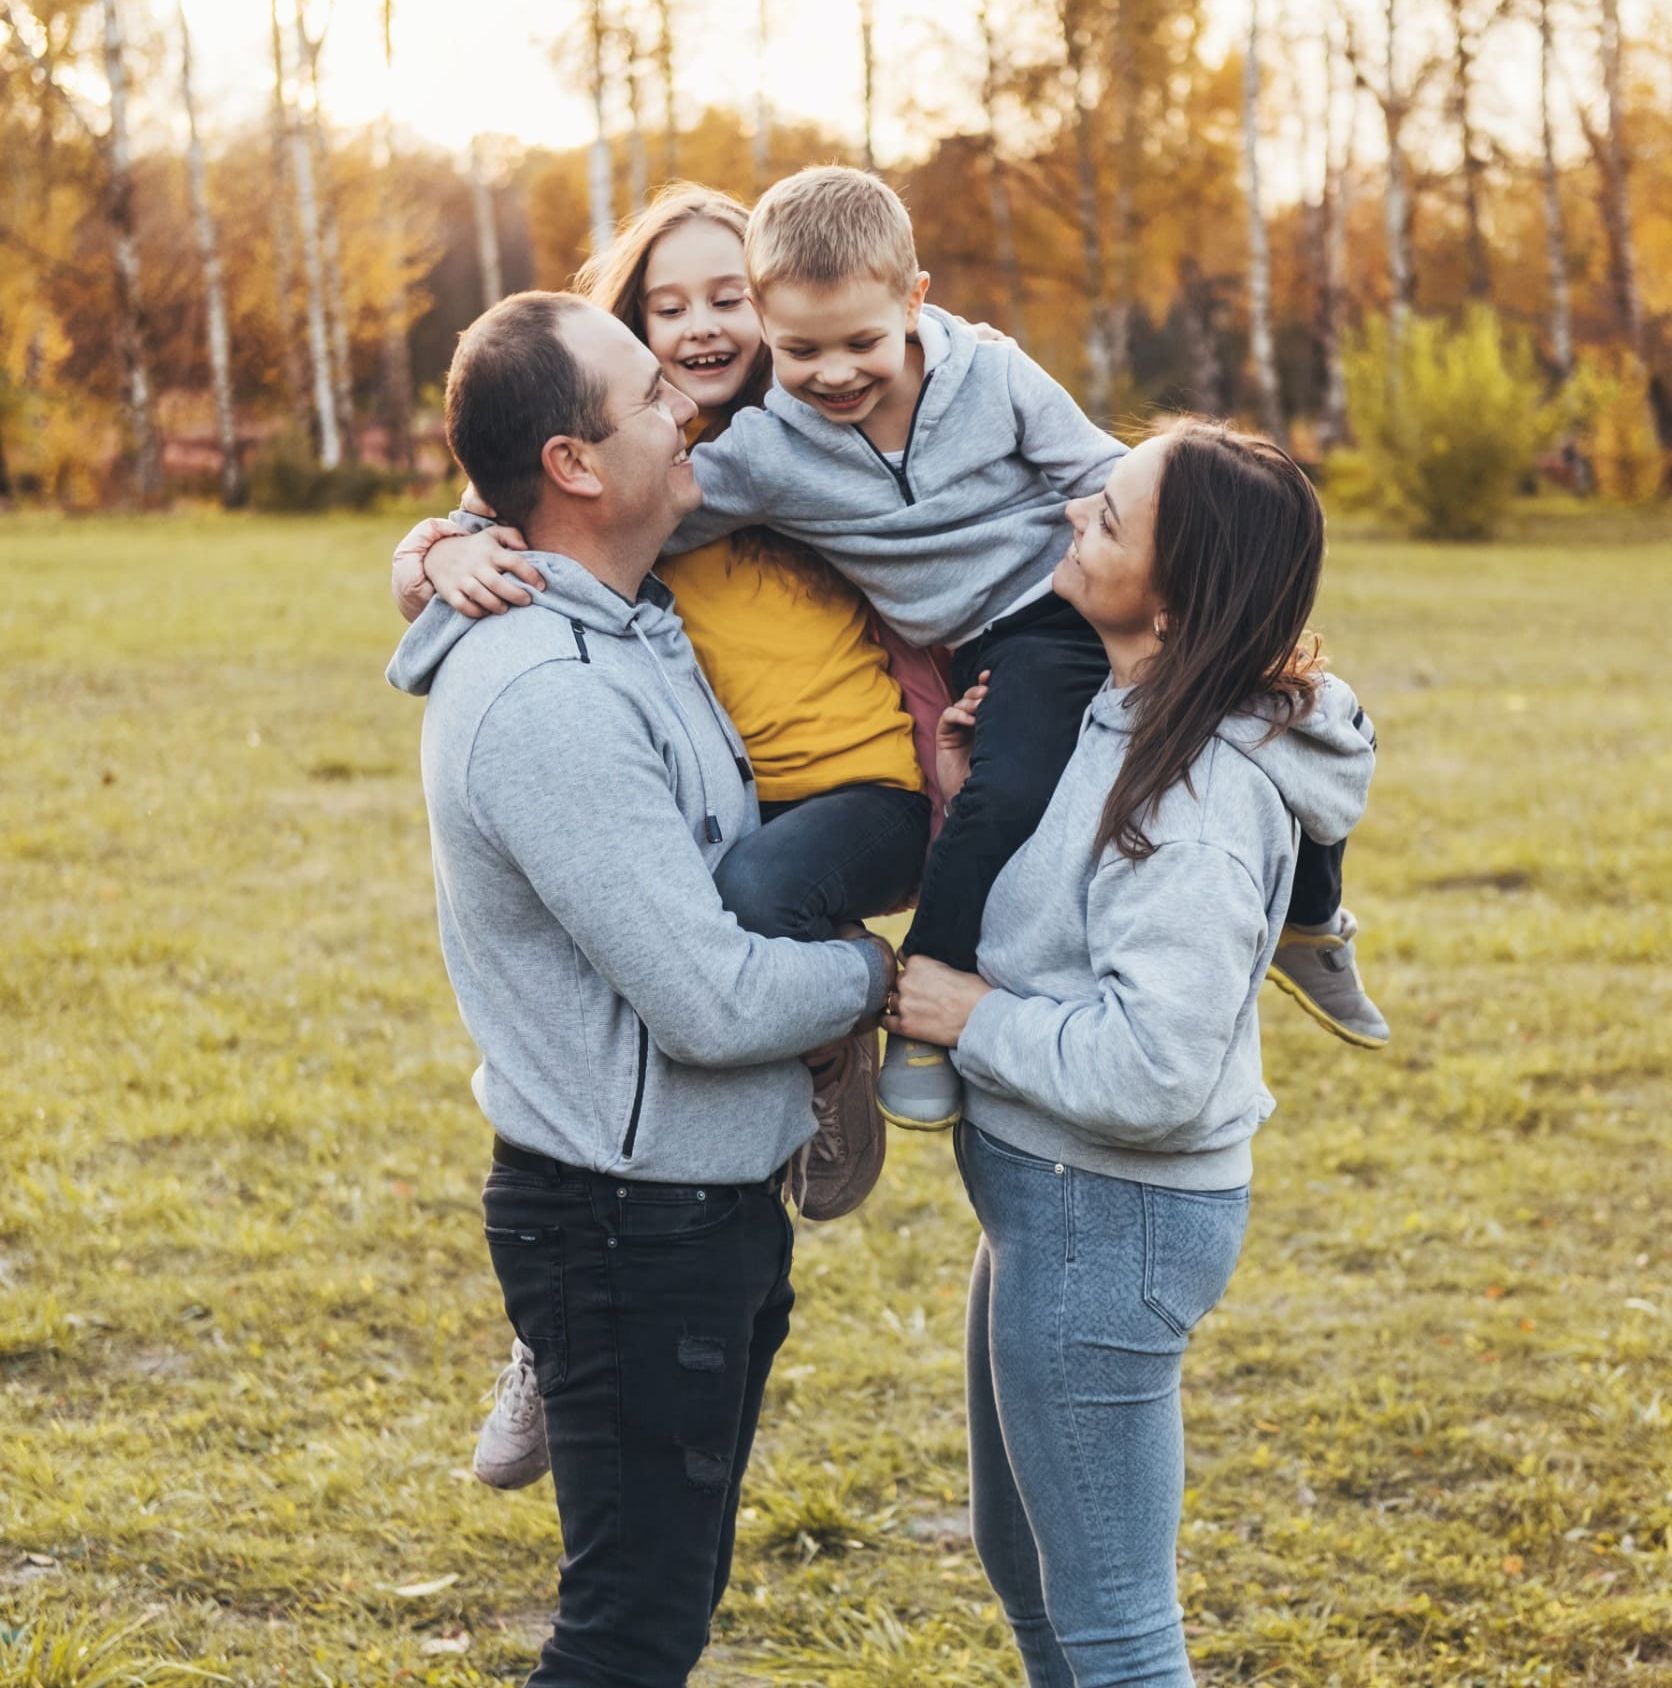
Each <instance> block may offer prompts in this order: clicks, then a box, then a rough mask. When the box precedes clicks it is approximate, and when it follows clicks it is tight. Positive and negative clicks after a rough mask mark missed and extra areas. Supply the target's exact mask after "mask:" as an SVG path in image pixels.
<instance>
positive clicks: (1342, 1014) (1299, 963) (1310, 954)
mask: <svg viewBox="0 0 1672 1688" xmlns="http://www.w3.org/2000/svg"><path fill="white" fill-rule="evenodd" d="M1357 936H1358V922H1357V921H1356V920H1355V919H1353V917H1352V915H1350V914H1349V913H1348V912H1347V910H1346V909H1339V910H1337V912H1336V916H1335V919H1334V921H1333V922H1331V924H1330V925H1328V926H1325V927H1315V926H1294V925H1289V926H1285V927H1284V928H1283V936H1282V937H1281V938H1280V939H1279V940H1278V945H1277V953H1276V954H1275V955H1274V956H1273V957H1272V958H1271V969H1270V978H1271V982H1272V983H1273V984H1274V985H1276V986H1277V988H1278V989H1279V990H1281V991H1282V992H1284V993H1285V995H1287V996H1291V997H1293V998H1294V1000H1295V1001H1296V1002H1298V1003H1299V1004H1300V1005H1301V1007H1302V1008H1304V1009H1305V1010H1306V1012H1307V1013H1308V1014H1310V1015H1311V1016H1312V1018H1313V1019H1314V1020H1316V1021H1317V1022H1318V1024H1319V1025H1320V1026H1322V1027H1323V1028H1324V1029H1325V1030H1326V1031H1331V1032H1334V1033H1335V1035H1336V1036H1337V1037H1338V1038H1340V1039H1341V1041H1342V1042H1343V1043H1350V1044H1352V1045H1353V1046H1354V1048H1356V1049H1381V1048H1383V1047H1384V1046H1385V1045H1386V1043H1387V1041H1388V1035H1389V1034H1388V1023H1387V1021H1386V1020H1385V1019H1384V1018H1383V1017H1382V1011H1381V1009H1379V1008H1378V1007H1377V1006H1376V1004H1375V1003H1373V1002H1372V1001H1371V1000H1370V998H1369V997H1368V996H1367V995H1366V994H1365V989H1364V981H1363V980H1362V979H1361V978H1360V977H1359V970H1358V958H1357V956H1356V955H1355V954H1354V951H1353V939H1354V938H1355V937H1357Z"/></svg>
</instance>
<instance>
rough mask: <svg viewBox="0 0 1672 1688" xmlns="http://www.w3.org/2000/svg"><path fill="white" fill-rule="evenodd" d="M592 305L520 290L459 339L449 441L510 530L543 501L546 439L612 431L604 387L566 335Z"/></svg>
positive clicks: (451, 374) (597, 436) (450, 385)
mask: <svg viewBox="0 0 1672 1688" xmlns="http://www.w3.org/2000/svg"><path fill="white" fill-rule="evenodd" d="M590 308H591V307H589V306H588V305H587V303H586V301H585V300H584V299H582V298H581V297H580V296H579V295H578V294H575V293H513V294H512V295H511V297H510V298H509V299H501V300H500V301H499V303H498V304H497V305H495V306H494V307H493V308H492V309H491V310H488V311H484V312H483V314H482V315H481V316H479V317H478V318H477V319H476V320H475V321H474V322H473V323H472V324H471V325H470V327H469V328H467V329H466V330H465V331H464V333H463V334H461V335H460V336H459V344H458V349H457V350H456V351H455V352H454V353H453V362H452V365H451V367H450V368H449V369H448V371H447V444H448V446H449V447H450V448H451V450H452V453H453V455H454V456H455V457H456V458H457V459H458V460H459V465H460V467H461V468H463V470H464V472H465V473H466V474H467V475H469V476H470V478H471V480H472V481H473V482H474V483H475V486H476V490H477V491H478V492H479V493H481V495H482V497H483V498H484V499H486V501H487V502H488V503H489V504H490V505H491V506H492V507H493V510H494V512H495V513H496V514H497V515H498V516H499V517H500V518H501V519H502V520H504V521H506V522H509V523H510V524H512V525H513V526H517V527H520V526H521V525H522V524H523V523H524V522H526V521H527V520H528V518H529V516H530V515H532V514H533V512H534V509H535V506H536V505H537V504H538V502H539V497H540V482H541V479H542V477H543V475H544V473H545V471H544V470H543V469H542V468H541V465H540V453H541V452H542V451H543V450H544V449H545V445H546V441H547V440H549V439H551V438H552V437H553V436H554V435H557V434H569V435H572V436H573V437H574V438H576V439H581V440H601V439H604V438H605V437H606V436H607V435H608V434H609V433H610V432H611V426H610V421H609V417H608V415H607V414H606V410H605V391H604V385H603V383H602V382H601V381H600V380H599V379H598V377H597V376H596V375H595V374H594V373H593V372H592V371H591V370H589V369H587V368H586V367H585V366H584V365H583V364H581V363H580V362H579V361H577V359H576V357H575V355H574V353H573V352H571V351H570V350H569V348H568V346H566V345H565V344H564V343H563V338H562V323H563V319H564V318H565V317H566V316H568V315H570V313H572V312H573V311H575V310H577V309H590Z"/></svg>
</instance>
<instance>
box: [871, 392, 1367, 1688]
mask: <svg viewBox="0 0 1672 1688" xmlns="http://www.w3.org/2000/svg"><path fill="white" fill-rule="evenodd" d="M1068 520H1069V525H1070V527H1071V528H1072V530H1073V535H1072V542H1071V543H1070V544H1069V545H1068V547H1067V553H1066V555H1065V556H1064V557H1063V559H1062V561H1061V562H1060V563H1058V564H1057V567H1056V572H1055V574H1054V575H1053V577H1052V579H1053V584H1054V586H1055V588H1056V590H1057V592H1058V593H1059V594H1060V595H1061V596H1062V597H1064V598H1065V599H1067V600H1068V602H1069V603H1071V604H1073V605H1074V606H1075V608H1076V609H1078V610H1079V611H1080V613H1081V614H1082V615H1083V616H1084V617H1085V618H1086V620H1087V621H1089V622H1090V623H1091V625H1092V626H1093V627H1094V628H1095V629H1096V630H1097V632H1098V634H1099V636H1100V637H1101V640H1102V643H1103V647H1104V650H1105V652H1106V654H1107V656H1108V659H1109V665H1110V670H1111V675H1110V680H1109V682H1108V684H1107V685H1106V687H1105V688H1104V690H1102V691H1101V692H1099V693H1098V694H1097V696H1096V697H1095V698H1094V699H1093V700H1092V704H1091V707H1090V709H1089V710H1088V711H1087V715H1086V719H1085V722H1084V725H1083V727H1082V731H1081V737H1080V741H1079V745H1078V747H1077V748H1076V750H1075V752H1074V755H1073V757H1072V759H1071V760H1070V762H1069V764H1068V767H1067V769H1066V770H1065V771H1064V773H1063V776H1062V780H1061V783H1060V784H1059V785H1058V786H1057V789H1056V795H1055V796H1054V797H1053V798H1052V800H1051V803H1050V806H1049V808H1048V809H1047V810H1046V812H1045V816H1044V819H1043V820H1042V821H1041V822H1040V825H1039V830H1038V831H1037V832H1036V833H1035V834H1034V836H1033V838H1032V839H1031V840H1030V841H1029V842H1028V843H1027V844H1025V845H1024V846H1023V847H1022V848H1021V850H1019V851H1018V852H1017V853H1016V855H1015V856H1013V857H1012V858H1011V860H1010V862H1009V864H1008V866H1007V867H1006V868H1005V869H1004V871H1003V873H1002V874H1001V875H1000V876H999V879H998V882H997V883H996V884H995V885H994V887H993V890H992V893H991V895H990V896H989V898H988V901H987V907H986V913H985V917H984V919H983V922H982V928H981V941H980V947H979V949H978V951H977V962H978V966H979V969H980V971H979V974H975V973H963V972H958V971H954V970H953V969H952V968H950V967H947V966H944V965H942V964H941V963H939V962H937V961H932V960H930V959H928V958H927V957H924V956H914V957H913V958H912V959H911V960H910V961H909V962H908V963H907V965H906V968H905V971H904V972H903V973H902V975H901V977H900V981H899V984H898V986H897V990H896V1001H895V1002H894V1003H893V1004H892V1005H891V1008H892V1012H891V1013H889V1014H887V1015H885V1017H884V1021H883V1023H884V1025H885V1026H886V1027H887V1028H888V1030H889V1031H890V1032H891V1033H892V1032H899V1033H901V1034H902V1035H904V1036H906V1037H915V1038H927V1039H930V1040H932V1041H934V1042H936V1043H940V1044H944V1045H945V1046H947V1047H949V1048H951V1049H952V1051H953V1056H952V1058H953V1062H954V1064H955V1065H956V1067H957V1068H958V1070H959V1072H960V1073H961V1074H962V1075H963V1078H964V1080H965V1082H966V1083H967V1085H968V1086H969V1095H968V1101H967V1106H966V1108H965V1113H964V1122H963V1124H962V1125H960V1126H959V1127H958V1137H957V1149H958V1162H959V1166H960V1168H961V1170H962V1172H963V1175H964V1182H965V1185H966V1186H967V1188H968V1191H969V1195H970V1200H971V1202H972V1203H973V1205H974V1207H975V1212H976V1217H977V1218H978V1219H979V1220H980V1222H981V1231H982V1237H981V1242H980V1244H979V1246H978V1248H977V1251H976V1259H975V1269H974V1273H973V1276H972V1278H971V1283H970V1307H969V1329H968V1369H969V1425H970V1471H971V1502H972V1515H973V1521H974V1531H975V1543H976V1548H977V1550H978V1551H979V1553H980V1555H981V1561H982V1564H983V1565H984V1566H985V1567H986V1570H987V1574H988V1576H989V1577H990V1578H991V1579H992V1582H993V1586H994V1588H995V1589H996V1590H997V1592H998V1595H999V1598H1000V1600H1001V1601H1002V1603H1003V1605H1004V1609H1005V1614H1006V1616H1007V1617H1008V1619H1009V1620H1010V1624H1011V1626H1012V1628H1013V1629H1014V1631H1015V1634H1016V1640H1017V1645H1018V1646H1019V1647H1020V1649H1021V1653H1022V1657H1023V1660H1024V1661H1025V1663H1026V1666H1027V1674H1028V1681H1029V1683H1030V1684H1031V1685H1032V1688H1074V1685H1075V1684H1082V1685H1085V1684H1091V1683H1115V1682H1119V1683H1125V1684H1130V1685H1132V1688H1138V1685H1139V1684H1146V1685H1148V1688H1188V1685H1189V1684H1190V1682H1191V1681H1192V1677H1191V1674H1190V1666H1189V1663H1188V1661H1187V1659H1186V1656H1185V1645H1184V1632H1183V1628H1182V1625H1181V1622H1180V1612H1179V1605H1178V1598H1177V1589H1176V1578H1175V1571H1174V1546H1175V1538H1176V1536H1177V1532H1178V1523H1179V1508H1180V1503H1181V1499H1182V1496H1183V1488H1184V1448H1183V1430H1182V1420H1181V1415H1180V1408H1179V1375H1180V1362H1181V1359H1182V1356H1183V1353H1184V1349H1185V1346H1186V1343H1187V1341H1188V1339H1189V1333H1190V1331H1191V1329H1192V1328H1193V1327H1194V1326H1195V1325H1196V1323H1197V1322H1198V1321H1199V1320H1200V1319H1201V1318H1202V1317H1203V1316H1204V1315H1205V1314H1206V1313H1207V1312H1208V1310H1209V1309H1210V1308H1212V1307H1213V1305H1214V1304H1215V1303H1216V1302H1217V1301H1218V1300H1219V1298H1220V1296H1221V1295H1222V1294H1223V1293H1224V1290H1225V1286H1226V1283H1227V1282H1228V1280H1229V1278H1230V1276H1231V1272H1232V1269H1233V1268H1234V1266H1235V1265H1236V1260H1237V1255H1238V1253H1239V1251H1240V1249H1241V1245H1242V1237H1243V1229H1244V1226H1245V1225H1246V1223H1247V1217H1248V1183H1249V1177H1250V1170H1251V1164H1252V1163H1251V1157H1250V1152H1249V1141H1250V1139H1251V1138H1252V1137H1253V1135H1254V1133H1255V1132H1256V1131H1257V1130H1258V1128H1259V1126H1260V1123H1261V1121H1263V1120H1264V1119H1265V1118H1266V1116H1267V1115H1268V1114H1269V1113H1270V1112H1271V1109H1272V1100H1271V1097H1270V1095H1269V1094H1268V1092H1267V1091H1266V1088H1265V1085H1264V1083H1263V1082H1262V1079H1261V1071H1260V1028H1259V1020H1258V1016H1257V1013H1256V1008H1255V1001H1256V998H1257V997H1258V995H1259V989H1260V982H1261V980H1262V979H1263V978H1264V977H1265V972H1266V967H1267V964H1268V963H1269V962H1270V960H1271V957H1272V953H1273V951H1274V949H1275V948H1276V946H1277V942H1278V938H1279V935H1280V934H1281V932H1282V930H1283V923H1284V916H1285V911H1286V909H1287V907H1288V902H1289V893H1290V886H1291V883H1292V881H1293V878H1294V871H1295V852H1296V840H1297V837H1298V833H1297V827H1296V823H1297V821H1298V823H1299V826H1300V827H1303V828H1304V829H1305V831H1306V833H1307V835H1308V836H1310V837H1312V838H1314V839H1316V840H1318V841H1319V842H1322V843H1329V842H1332V841H1333V840H1336V839H1339V838H1342V837H1344V836H1345V835H1346V833H1347V832H1348V830H1349V829H1350V828H1351V826H1352V824H1353V822H1354V821H1355V820H1356V819H1357V817H1358V815H1359V813H1360V811H1361V810H1362V809H1363V807H1364V801H1365V797H1366V795H1367V792H1368V788H1369V780H1370V772H1371V768H1372V766H1373V762H1374V752H1373V748H1372V745H1373V741H1372V739H1371V736H1370V729H1369V724H1368V723H1367V722H1366V721H1365V719H1364V716H1363V713H1362V711H1360V710H1359V709H1358V708H1357V706H1356V704H1355V702H1354V700H1353V696H1352V693H1351V692H1349V691H1348V690H1347V688H1346V687H1345V686H1344V685H1342V684H1340V682H1338V681H1335V680H1332V679H1328V678H1326V677H1325V676H1324V675H1323V674H1322V672H1321V671H1320V665H1319V662H1318V657H1317V651H1316V647H1315V644H1314V643H1313V642H1312V641H1310V640H1308V639H1305V638H1304V637H1303V630H1304V628H1305V626H1306V621H1307V617H1308V615H1309V614H1310V612H1311V608H1312V601H1313V597H1314V595H1315V593H1316V591H1317V586H1318V576H1319V570H1320V565H1321V562H1322V557H1323V534H1324V524H1323V514H1322V511H1321V510H1320V509H1319V507H1318V501H1317V497H1316V495H1315V494H1314V493H1313V491H1312V488H1311V486H1310V484H1309V483H1308V481H1307V479H1306V477H1305V475H1304V474H1302V472H1301V471H1300V469H1299V468H1297V467H1296V465H1295V464H1294V462H1293V461H1292V460H1291V459H1290V458H1289V457H1287V456H1286V455H1285V454H1284V453H1283V452H1282V451H1280V450H1279V449H1278V448H1277V447H1276V446H1274V445H1272V444H1270V443H1269V442H1267V441H1264V440H1257V439H1251V438H1249V437H1247V436H1245V435H1240V434H1236V433H1232V432H1231V431H1229V430H1227V429H1224V428H1219V427H1212V426H1208V425H1205V424H1201V423H1193V424H1187V425H1185V426H1183V427H1181V428H1179V429H1177V430H1175V431H1174V432H1172V433H1169V434H1164V435H1161V436H1159V437H1157V438H1155V439H1152V440H1148V441H1146V442H1145V443H1144V444H1143V445H1141V446H1139V447H1138V449H1137V450H1135V451H1133V452H1132V453H1130V454H1129V455H1128V456H1126V457H1122V458H1120V459H1119V460H1118V461H1117V462H1116V464H1115V467H1114V470H1113V472H1112V473H1111V475H1110V477H1109V480H1108V483H1107V485H1106V486H1105V487H1104V489H1103V490H1102V492H1101V493H1100V494H1099V495H1098V496H1095V497H1091V498H1081V499H1076V500H1075V501H1074V502H1073V503H1071V504H1070V505H1069V506H1068ZM1065 537H1067V536H1066V535H1065ZM972 703H973V704H974V707H979V705H978V702H976V701H975V700H965V703H964V705H963V706H962V707H961V708H955V709H953V710H951V711H948V723H947V732H946V733H945V734H944V735H943V742H944V743H945V745H946V750H947V754H946V755H945V756H944V757H943V766H942V769H941V778H942V784H943V789H945V790H946V792H947V795H948V798H949V800H950V797H951V795H952V793H953V791H954V789H955V788H956V786H957V785H958V784H959V782H960V780H961V779H962V777H963V776H964V775H965V774H967V771H968V760H969V752H968V741H969V737H970V731H969V729H970V726H971V723H972V720H973V714H974V707H972ZM960 757H961V760H960Z"/></svg>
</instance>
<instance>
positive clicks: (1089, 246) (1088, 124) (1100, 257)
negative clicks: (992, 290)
mask: <svg viewBox="0 0 1672 1688" xmlns="http://www.w3.org/2000/svg"><path fill="white" fill-rule="evenodd" d="M1089 11H1090V8H1089V6H1088V5H1087V4H1086V3H1085V0H1058V3H1057V27H1058V29H1059V31H1060V34H1061V43H1062V74H1063V79H1064V82H1065V84H1066V87H1067V92H1068V97H1069V126H1070V129H1071V132H1072V139H1073V143H1074V175H1075V185H1076V189H1077V195H1076V198H1077V208H1078V221H1079V234H1080V254H1081V262H1082V265H1083V267H1084V271H1085V279H1086V305H1087V322H1086V348H1085V358H1086V409H1087V410H1088V411H1089V412H1090V414H1091V415H1092V416H1093V417H1094V418H1097V419H1099V420H1106V419H1107V418H1108V416H1109V414H1110V411H1111V410H1112V408H1113V405H1114V374H1115V371H1114V348H1113V345H1112V343H1111V335H1110V322H1109V288H1108V276H1107V269H1106V265H1105V261H1104V250H1103V206H1102V198H1103V195H1102V181H1101V177H1100V172H1099V168H1098V151H1097V138H1096V135H1095V133H1094V129H1093V116H1094V112H1095V105H1094V100H1095V96H1094V94H1093V92H1092V86H1091V65H1090V62H1089V61H1090V58H1091V48H1092V34H1091V18H1090V16H1089Z"/></svg>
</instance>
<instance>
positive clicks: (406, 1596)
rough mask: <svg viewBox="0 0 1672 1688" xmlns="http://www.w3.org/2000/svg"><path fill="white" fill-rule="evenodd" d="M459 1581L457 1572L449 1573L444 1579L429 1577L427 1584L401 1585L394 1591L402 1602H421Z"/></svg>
mask: <svg viewBox="0 0 1672 1688" xmlns="http://www.w3.org/2000/svg"><path fill="white" fill-rule="evenodd" d="M458 1580H459V1573H458V1572H457V1571H449V1572H448V1573H447V1575H446V1576H444V1577H431V1578H430V1579H429V1581H428V1582H415V1583H402V1584H401V1586H400V1587H399V1588H397V1589H396V1590H394V1592H395V1593H396V1594H398V1595H399V1596H400V1597H401V1599H403V1600H422V1599H423V1598H424V1596H425V1595H426V1594H439V1593H440V1592H441V1591H442V1589H444V1588H451V1587H452V1586H453V1584H454V1583H456V1582H457V1581H458Z"/></svg>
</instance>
